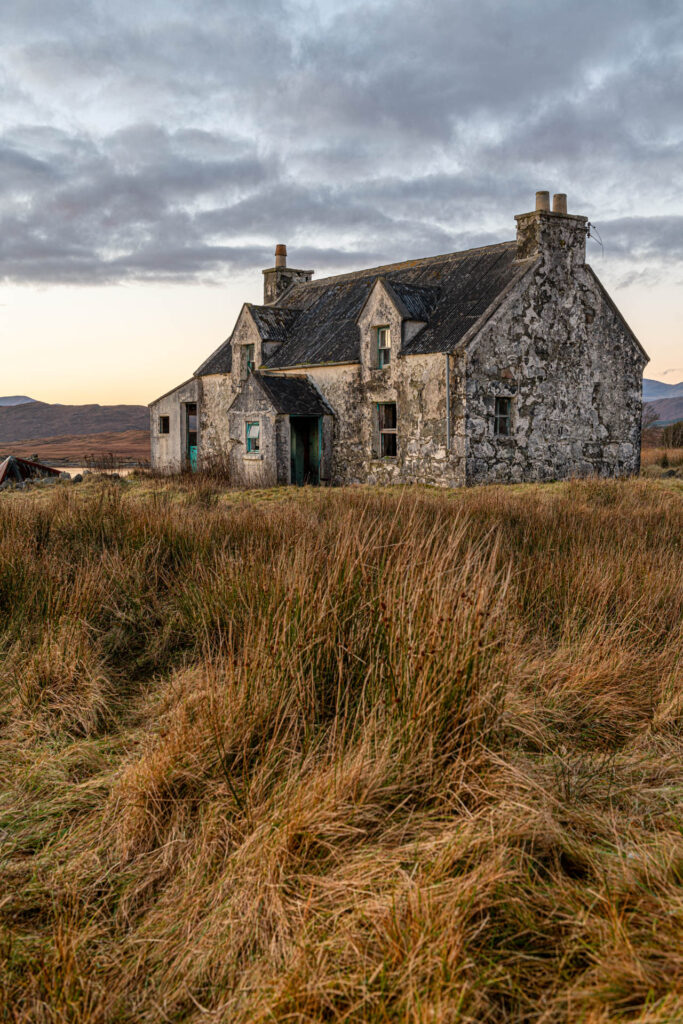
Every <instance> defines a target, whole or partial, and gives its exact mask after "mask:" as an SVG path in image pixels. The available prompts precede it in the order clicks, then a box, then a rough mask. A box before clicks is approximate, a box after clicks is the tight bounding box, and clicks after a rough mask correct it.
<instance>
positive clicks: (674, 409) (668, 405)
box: [647, 395, 683, 426]
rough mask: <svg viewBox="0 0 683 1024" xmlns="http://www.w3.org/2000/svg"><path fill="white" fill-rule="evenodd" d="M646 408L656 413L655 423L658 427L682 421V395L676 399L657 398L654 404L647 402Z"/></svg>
mask: <svg viewBox="0 0 683 1024" xmlns="http://www.w3.org/2000/svg"><path fill="white" fill-rule="evenodd" d="M647 406H648V407H649V408H650V409H654V410H655V412H656V413H657V420H656V422H657V423H658V424H659V425H660V426H666V425H667V423H676V421H677V420H683V395H681V396H679V397H678V398H658V399H657V400H656V401H655V402H647Z"/></svg>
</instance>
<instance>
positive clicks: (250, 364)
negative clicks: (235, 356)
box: [244, 345, 255, 376]
mask: <svg viewBox="0 0 683 1024" xmlns="http://www.w3.org/2000/svg"><path fill="white" fill-rule="evenodd" d="M254 352H255V347H254V345H245V346H244V366H245V370H246V374H247V376H249V374H250V373H251V371H252V370H253V369H254V359H255V355H254Z"/></svg>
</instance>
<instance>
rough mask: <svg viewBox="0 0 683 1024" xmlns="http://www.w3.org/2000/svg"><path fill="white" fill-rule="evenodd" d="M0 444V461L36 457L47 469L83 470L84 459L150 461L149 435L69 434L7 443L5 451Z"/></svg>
mask: <svg viewBox="0 0 683 1024" xmlns="http://www.w3.org/2000/svg"><path fill="white" fill-rule="evenodd" d="M3 447H4V446H3V444H2V443H0V459H2V457H3V456H4V455H10V454H11V455H18V456H19V458H22V459H30V458H31V456H32V455H37V456H38V459H39V461H40V462H46V463H47V464H48V465H57V466H59V465H70V466H84V465H86V458H88V457H89V456H93V455H94V456H98V457H101V456H103V455H109V454H112V455H114V456H116V458H117V459H120V460H124V461H125V460H130V461H134V462H148V461H149V431H148V430H122V431H115V432H114V431H109V432H104V433H101V434H76V435H73V434H68V435H66V436H64V437H33V438H30V439H29V440H23V441H17V440H14V441H12V442H10V444H9V446H7V450H6V451H4V450H3Z"/></svg>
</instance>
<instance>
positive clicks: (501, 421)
mask: <svg viewBox="0 0 683 1024" xmlns="http://www.w3.org/2000/svg"><path fill="white" fill-rule="evenodd" d="M502 403H505V412H502V411H501V409H500V406H501V405H502ZM503 425H504V426H505V429H502V426H503ZM493 433H494V435H495V436H496V437H510V436H511V435H512V398H511V396H510V395H496V397H495V401H494V404H493Z"/></svg>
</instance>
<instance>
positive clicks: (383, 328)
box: [375, 324, 391, 370]
mask: <svg viewBox="0 0 683 1024" xmlns="http://www.w3.org/2000/svg"><path fill="white" fill-rule="evenodd" d="M375 330H376V332H377V335H376V340H377V367H378V369H380V370H383V369H385V367H387V366H390V365H391V327H390V326H389V324H380V325H379V326H378V327H376V328H375ZM384 336H386V340H387V343H388V344H386V345H383V344H382V338H383V337H384ZM387 353H388V354H387Z"/></svg>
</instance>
